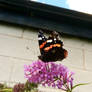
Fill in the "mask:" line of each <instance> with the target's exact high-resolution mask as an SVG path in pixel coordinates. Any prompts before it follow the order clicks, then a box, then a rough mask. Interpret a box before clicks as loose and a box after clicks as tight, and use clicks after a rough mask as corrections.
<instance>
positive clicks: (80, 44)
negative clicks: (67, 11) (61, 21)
mask: <svg viewBox="0 0 92 92" xmlns="http://www.w3.org/2000/svg"><path fill="white" fill-rule="evenodd" d="M61 40H63V42H64V45H65V46H69V47H74V48H84V44H86V43H85V41H84V40H83V39H80V38H77V37H68V36H66V37H63V38H61Z"/></svg>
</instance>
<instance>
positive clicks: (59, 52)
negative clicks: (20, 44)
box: [38, 31, 68, 62]
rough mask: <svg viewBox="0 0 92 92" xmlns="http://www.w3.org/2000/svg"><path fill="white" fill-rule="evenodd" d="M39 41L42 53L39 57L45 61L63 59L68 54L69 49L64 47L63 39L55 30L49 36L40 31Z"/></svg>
mask: <svg viewBox="0 0 92 92" xmlns="http://www.w3.org/2000/svg"><path fill="white" fill-rule="evenodd" d="M38 42H39V48H40V53H41V55H40V56H38V58H39V59H40V60H42V61H43V62H55V61H61V60H63V59H64V58H66V57H67V55H68V51H67V50H65V49H64V48H63V41H61V40H60V39H59V34H58V33H57V32H56V31H53V32H52V33H51V34H50V36H49V37H48V38H46V37H45V36H44V34H43V32H42V31H39V33H38Z"/></svg>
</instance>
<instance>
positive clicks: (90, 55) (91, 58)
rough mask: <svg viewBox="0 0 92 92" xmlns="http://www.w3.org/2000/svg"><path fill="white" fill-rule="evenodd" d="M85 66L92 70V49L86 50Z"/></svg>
mask: <svg viewBox="0 0 92 92" xmlns="http://www.w3.org/2000/svg"><path fill="white" fill-rule="evenodd" d="M85 66H86V69H88V70H91V71H92V51H88V50H85Z"/></svg>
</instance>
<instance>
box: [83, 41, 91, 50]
mask: <svg viewBox="0 0 92 92" xmlns="http://www.w3.org/2000/svg"><path fill="white" fill-rule="evenodd" d="M84 49H85V50H89V51H92V40H86V41H85V44H84Z"/></svg>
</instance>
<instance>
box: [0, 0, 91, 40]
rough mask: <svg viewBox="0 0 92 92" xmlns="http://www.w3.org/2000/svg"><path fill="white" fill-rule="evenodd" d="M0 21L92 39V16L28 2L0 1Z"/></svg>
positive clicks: (24, 0) (25, 0) (22, 0)
mask: <svg viewBox="0 0 92 92" xmlns="http://www.w3.org/2000/svg"><path fill="white" fill-rule="evenodd" d="M0 21H2V22H8V23H13V24H18V25H22V26H28V27H35V28H39V29H46V30H51V31H53V30H56V31H58V32H63V33H65V34H69V35H74V36H79V37H85V38H90V39H92V15H89V14H85V13H81V12H77V11H73V10H69V9H64V8H59V7H55V6H50V5H47V4H42V3H38V2H32V1H28V0H0Z"/></svg>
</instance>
